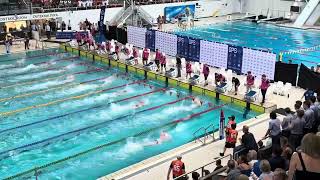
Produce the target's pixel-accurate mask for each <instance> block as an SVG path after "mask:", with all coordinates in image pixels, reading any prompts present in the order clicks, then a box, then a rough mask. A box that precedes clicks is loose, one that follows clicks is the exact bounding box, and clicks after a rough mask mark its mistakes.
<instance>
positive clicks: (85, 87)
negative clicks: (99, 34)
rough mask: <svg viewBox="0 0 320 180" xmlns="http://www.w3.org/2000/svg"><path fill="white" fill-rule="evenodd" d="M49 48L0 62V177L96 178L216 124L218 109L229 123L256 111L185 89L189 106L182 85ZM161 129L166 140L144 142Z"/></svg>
mask: <svg viewBox="0 0 320 180" xmlns="http://www.w3.org/2000/svg"><path fill="white" fill-rule="evenodd" d="M50 51H51V52H53V53H56V54H54V55H45V54H48V53H49V52H48V51H35V52H32V54H29V55H28V57H27V56H26V55H24V54H13V55H12V57H10V56H8V57H5V58H4V59H1V60H0V80H1V81H0V83H1V87H2V88H1V89H0V103H1V104H2V106H1V108H0V117H1V121H0V167H1V168H0V179H2V178H6V177H9V176H13V175H17V174H19V173H22V174H23V175H21V176H19V178H21V177H26V178H27V179H33V178H34V177H35V176H34V174H35V172H34V171H33V168H35V167H40V166H43V167H42V168H40V169H39V170H38V171H37V174H38V179H40V180H41V179H68V180H69V179H71V180H72V179H77V180H78V179H84V180H88V179H96V178H98V177H100V176H103V175H106V174H109V173H112V172H114V171H117V170H120V169H121V168H124V167H127V166H129V165H132V164H134V163H137V162H139V161H142V160H144V159H146V158H149V157H152V156H155V155H157V154H160V153H162V152H165V151H167V150H170V149H173V148H175V147H178V146H181V145H183V144H185V143H188V142H190V141H192V140H193V138H194V137H193V132H195V131H196V130H197V129H199V128H200V127H207V126H208V125H210V124H214V125H215V129H217V128H218V123H219V115H220V109H223V110H224V112H225V115H226V117H227V116H230V115H232V114H233V115H235V116H236V118H237V122H241V121H244V120H245V119H248V118H252V117H255V116H256V115H258V114H259V113H257V112H253V111H250V112H249V113H248V114H246V113H247V112H245V111H244V109H243V108H242V107H237V106H235V105H233V104H225V103H224V102H223V101H216V100H215V99H212V98H209V97H205V96H201V95H196V94H193V95H196V96H198V97H199V98H200V99H201V100H202V101H203V102H204V103H203V105H202V106H197V105H195V104H194V103H192V98H191V97H190V94H189V93H188V92H187V91H184V90H182V89H177V88H171V87H168V88H166V87H164V84H162V83H160V82H156V81H150V80H148V81H144V80H143V78H142V77H140V76H137V75H133V74H125V73H124V72H121V71H119V70H117V69H110V68H106V67H105V66H104V65H102V64H99V63H95V64H92V63H91V62H90V61H88V60H84V59H82V58H78V57H75V56H73V55H71V54H68V53H64V52H62V51H60V50H57V49H51V50H50ZM41 53H42V54H44V55H45V56H38V57H35V56H37V55H39V54H41ZM1 61H2V62H1ZM43 62H51V63H46V64H45V63H43ZM9 65H10V66H9ZM30 67H31V68H30ZM177 94H179V97H178V96H177ZM209 102H211V103H212V106H210V105H209ZM218 105H221V106H222V107H221V108H219V107H215V106H218ZM140 106H141V107H140ZM210 108H212V110H210V111H208V112H207V113H203V112H204V111H206V110H208V109H210ZM196 113H203V114H201V115H199V116H195V117H194V118H191V119H190V120H189V117H192V116H193V115H194V114H196ZM244 115H245V116H244ZM186 119H187V120H186ZM181 120H186V121H181ZM179 121H181V122H179ZM162 131H165V132H167V133H169V134H170V135H171V137H172V138H171V140H169V141H167V142H164V143H162V144H158V145H154V146H149V145H148V144H150V143H153V142H154V141H155V140H156V139H157V138H159V135H160V133H161V132H162ZM44 166H45V167H44ZM29 170H31V171H29ZM24 172H26V173H24Z"/></svg>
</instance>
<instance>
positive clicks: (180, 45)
mask: <svg viewBox="0 0 320 180" xmlns="http://www.w3.org/2000/svg"><path fill="white" fill-rule="evenodd" d="M188 50H189V39H188V37H187V36H177V54H178V55H179V56H180V57H183V58H188V55H189V54H188Z"/></svg>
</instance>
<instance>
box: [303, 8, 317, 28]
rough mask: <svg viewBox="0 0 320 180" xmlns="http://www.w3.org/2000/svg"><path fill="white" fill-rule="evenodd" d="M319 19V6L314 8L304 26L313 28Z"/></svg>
mask: <svg viewBox="0 0 320 180" xmlns="http://www.w3.org/2000/svg"><path fill="white" fill-rule="evenodd" d="M319 18H320V4H318V6H317V7H316V9H315V10H314V11H313V13H312V14H311V16H310V17H309V19H308V21H307V22H306V25H309V26H313V25H315V23H316V22H317V21H318V19H319Z"/></svg>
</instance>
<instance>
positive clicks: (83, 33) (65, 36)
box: [56, 31, 88, 39]
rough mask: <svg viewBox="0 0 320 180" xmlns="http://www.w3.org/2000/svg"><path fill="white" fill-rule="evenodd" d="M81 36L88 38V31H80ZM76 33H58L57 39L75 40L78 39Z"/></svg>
mask: <svg viewBox="0 0 320 180" xmlns="http://www.w3.org/2000/svg"><path fill="white" fill-rule="evenodd" d="M78 32H79V33H80V34H81V36H82V37H83V36H88V32H87V31H78ZM76 33H77V32H76V31H63V32H61V31H58V32H57V33H56V39H75V38H76Z"/></svg>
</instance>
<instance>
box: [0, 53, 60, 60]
mask: <svg viewBox="0 0 320 180" xmlns="http://www.w3.org/2000/svg"><path fill="white" fill-rule="evenodd" d="M64 53H65V52H58V53H48V54H39V55H34V56H26V57H22V58H15V59H6V60H3V61H0V63H1V62H9V61H15V60H20V59H26V60H27V59H33V58H39V57H45V56H54V55H58V54H64Z"/></svg>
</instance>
